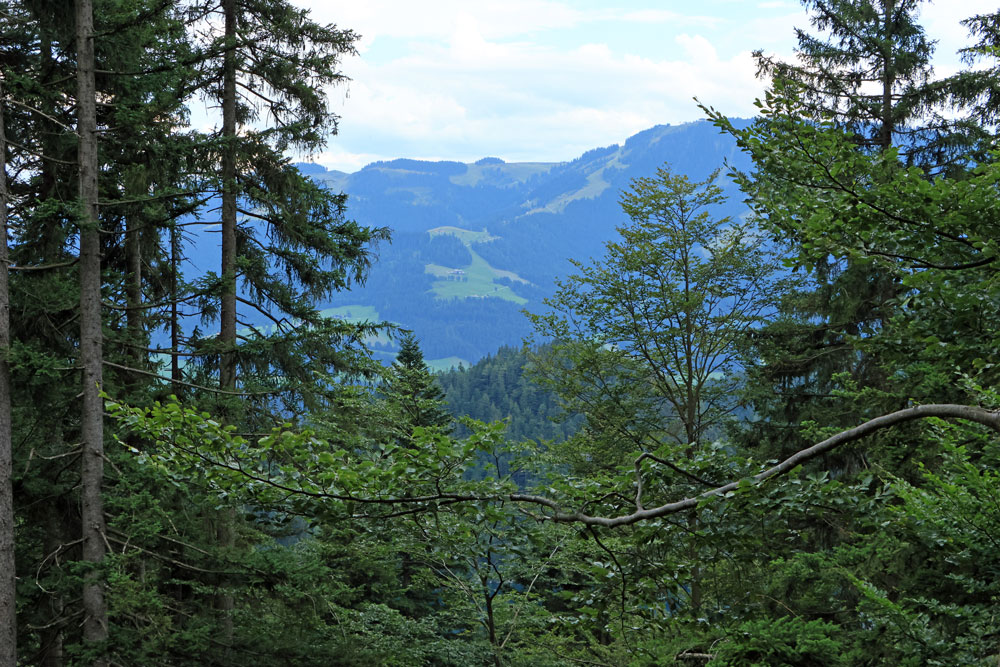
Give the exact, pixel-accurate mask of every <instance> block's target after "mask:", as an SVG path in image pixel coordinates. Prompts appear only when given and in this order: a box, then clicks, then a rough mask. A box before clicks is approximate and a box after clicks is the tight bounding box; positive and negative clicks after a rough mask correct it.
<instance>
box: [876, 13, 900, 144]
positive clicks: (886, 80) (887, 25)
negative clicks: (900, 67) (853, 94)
mask: <svg viewBox="0 0 1000 667" xmlns="http://www.w3.org/2000/svg"><path fill="white" fill-rule="evenodd" d="M895 5H896V2H895V0H883V3H882V11H883V12H884V16H883V17H882V21H883V23H882V33H883V35H882V39H883V41H884V44H885V46H884V49H885V52H884V53H883V54H882V113H881V116H882V118H881V121H882V125H881V127H879V132H878V145H879V148H880V149H881V150H885V149H887V148H888V147H889V146H891V145H892V135H893V133H894V132H895V130H896V128H895V122H894V118H893V110H892V89H893V87H894V86H895V84H896V81H895V71H894V68H893V65H894V63H893V62H892V58H893V55H892V43H891V41H890V38H891V37H892V32H893V25H892V13H893V10H894V9H895Z"/></svg>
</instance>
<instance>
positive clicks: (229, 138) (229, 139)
mask: <svg viewBox="0 0 1000 667" xmlns="http://www.w3.org/2000/svg"><path fill="white" fill-rule="evenodd" d="M222 6H223V11H224V13H225V19H226V53H225V55H224V56H223V65H222V70H223V71H222V139H223V147H222V270H221V275H222V279H223V280H224V281H225V287H224V291H223V293H222V305H221V320H222V322H221V327H220V330H219V341H220V342H221V343H222V345H223V346H224V348H225V351H224V352H223V353H222V359H221V362H220V365H219V385H220V386H221V387H222V388H223V389H231V388H233V387H234V386H236V355H235V352H234V350H233V348H235V346H236V141H237V137H236V51H235V49H236V0H223V4H222Z"/></svg>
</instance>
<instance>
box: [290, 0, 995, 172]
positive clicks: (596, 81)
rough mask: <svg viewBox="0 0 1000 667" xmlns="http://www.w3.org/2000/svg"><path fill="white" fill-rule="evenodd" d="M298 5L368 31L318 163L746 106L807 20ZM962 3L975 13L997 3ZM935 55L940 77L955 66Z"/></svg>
mask: <svg viewBox="0 0 1000 667" xmlns="http://www.w3.org/2000/svg"><path fill="white" fill-rule="evenodd" d="M299 1H300V2H302V3H303V4H309V5H314V8H313V12H314V15H315V17H316V18H317V19H319V20H321V21H324V22H334V21H335V22H337V23H338V24H339V25H341V26H344V27H350V28H352V29H354V30H356V31H358V32H360V33H361V34H362V35H363V38H364V41H363V42H362V45H361V51H362V57H360V58H350V59H348V60H347V61H346V62H345V63H344V71H345V72H346V73H347V74H348V75H349V76H350V77H351V78H352V79H353V82H352V83H351V84H350V85H349V87H348V90H349V95H348V96H346V97H345V95H344V92H343V91H342V90H335V91H333V92H332V99H333V100H334V107H335V110H336V111H337V112H338V113H340V114H341V116H342V122H341V135H340V136H338V137H335V138H334V140H333V141H332V142H331V145H330V149H329V151H328V152H327V153H324V154H323V155H322V156H320V160H319V161H320V162H321V163H323V164H327V165H330V166H337V167H338V168H340V169H345V170H354V169H357V168H358V166H361V165H360V164H359V163H361V162H362V161H364V160H374V159H388V158H392V157H422V158H444V159H459V160H474V159H477V158H479V157H483V156H486V155H494V156H498V157H502V158H505V159H508V160H545V161H551V160H561V159H570V158H572V157H574V156H576V155H578V154H579V153H580V152H582V151H584V150H586V149H589V148H593V147H595V146H602V145H607V144H611V143H616V142H620V141H622V140H624V139H625V138H627V137H628V136H629V135H630V134H633V133H635V132H637V131H639V130H642V129H645V128H647V127H649V126H652V125H654V124H657V123H667V122H669V123H679V122H686V121H690V120H694V119H697V118H699V117H700V116H701V112H700V111H699V110H698V109H697V107H696V106H695V104H694V102H693V101H692V98H693V97H698V98H699V99H700V100H701V101H702V102H704V103H705V104H709V105H711V106H714V107H716V108H718V109H719V110H720V111H722V112H724V113H727V114H730V115H734V116H748V115H751V114H753V113H754V107H753V106H752V103H753V100H754V99H755V98H756V97H758V96H760V95H761V94H762V92H763V88H764V85H763V83H762V82H760V81H757V80H756V79H755V71H756V69H755V67H754V63H753V61H752V57H751V55H750V53H751V51H752V50H753V49H755V48H761V49H764V50H765V51H766V52H768V53H773V54H776V55H777V56H778V57H779V58H781V59H785V60H787V59H791V58H792V57H793V56H792V48H793V46H794V34H793V31H792V28H793V26H799V27H808V25H809V22H808V16H807V15H806V13H805V12H804V10H803V9H802V7H801V6H800V5H799V3H797V2H791V1H789V0H762V1H761V2H755V3H748V2H745V1H744V0H739V1H732V2H730V1H728V0H703V1H702V2H701V3H700V4H699V5H698V7H697V8H695V9H693V10H692V11H688V10H687V9H686V8H680V7H679V3H670V5H669V7H670V9H661V8H650V3H648V2H640V1H638V0H635V1H632V0H623V1H622V2H619V3H616V5H615V7H613V8H584V7H582V6H581V4H577V3H574V2H571V1H570V0H565V1H559V0H506V1H505V2H495V1H487V0H477V1H476V2H469V1H468V0H433V1H430V2H424V3H414V2H412V1H405V2H404V1H401V0H366V1H365V2H356V1H352V2H347V1H346V0H326V1H324V2H319V1H318V0H299ZM960 4H962V6H963V7H962V11H963V12H964V14H970V15H971V14H973V13H976V12H985V11H992V10H994V9H995V5H996V3H995V0H992V2H989V1H987V0H962V3H960ZM954 5H955V3H943V2H942V3H941V4H936V3H932V4H927V5H925V6H924V10H923V16H924V20H925V22H926V26H927V31H928V34H929V35H930V36H931V37H932V38H938V39H940V40H941V44H940V46H939V52H940V53H941V54H942V55H946V54H950V53H953V52H954V50H955V49H957V48H958V47H959V46H963V45H965V41H966V31H965V29H964V28H962V27H961V26H960V25H959V24H958V21H959V19H960V18H964V14H963V16H958V15H957V14H956V12H955V9H954ZM989 5H992V6H989ZM648 26H655V31H656V32H651V31H650V30H648V29H647V27H648ZM644 30H645V32H643V31H644ZM632 34H636V35H645V40H644V41H643V40H641V39H638V38H637V39H636V40H634V41H633V40H631V39H630V37H631V35H632ZM650 35H653V36H652V37H650ZM941 62H942V63H943V64H942V65H940V66H939V68H938V70H939V73H940V74H946V73H948V71H947V70H948V68H952V69H953V68H954V67H955V66H957V62H958V61H957V58H955V57H951V58H950V60H949V59H948V58H944V59H942V61H941Z"/></svg>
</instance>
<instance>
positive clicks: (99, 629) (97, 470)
mask: <svg viewBox="0 0 1000 667" xmlns="http://www.w3.org/2000/svg"><path fill="white" fill-rule="evenodd" d="M76 48H77V78H76V81H77V94H76V98H77V99H76V106H77V134H78V135H79V137H78V141H79V144H78V162H79V165H78V169H79V188H80V192H79V196H80V206H81V209H82V210H81V214H82V215H81V219H80V364H81V366H82V369H83V387H82V390H83V405H82V412H81V416H80V437H81V441H82V457H81V461H82V463H81V473H80V512H81V522H82V524H83V525H82V538H83V560H84V562H86V563H89V564H90V569H89V571H88V572H87V573H86V574H85V575H84V584H83V611H84V618H83V639H84V642H86V643H89V644H101V643H103V642H105V641H106V640H107V638H108V619H107V606H106V604H105V601H104V582H103V581H102V579H103V577H102V575H101V573H100V565H101V563H102V561H103V560H104V551H105V548H104V502H103V499H102V498H101V487H102V484H103V481H104V421H103V419H104V417H103V404H102V401H101V396H100V391H101V379H102V378H101V361H102V356H103V350H102V340H101V336H102V333H101V240H100V235H99V230H98V217H97V171H98V160H97V92H96V84H95V81H94V9H93V0H76ZM94 664H95V665H99V666H103V665H106V664H107V662H106V661H105V660H103V659H98V660H95V662H94Z"/></svg>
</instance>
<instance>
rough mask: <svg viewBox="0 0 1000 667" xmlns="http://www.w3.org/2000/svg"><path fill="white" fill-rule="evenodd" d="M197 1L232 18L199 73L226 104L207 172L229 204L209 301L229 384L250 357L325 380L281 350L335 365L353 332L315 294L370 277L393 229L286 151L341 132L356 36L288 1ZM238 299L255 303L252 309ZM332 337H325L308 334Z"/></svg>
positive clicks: (259, 368)
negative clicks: (246, 339)
mask: <svg viewBox="0 0 1000 667" xmlns="http://www.w3.org/2000/svg"><path fill="white" fill-rule="evenodd" d="M195 9H196V10H197V12H199V13H200V14H201V15H202V16H203V17H204V20H205V21H211V20H213V16H215V15H218V14H221V16H222V17H223V22H224V30H223V32H222V34H221V35H219V36H218V37H216V38H214V39H210V40H209V41H207V42H204V43H202V44H201V45H200V46H201V49H202V53H203V54H204V57H203V59H202V61H201V63H200V64H199V71H200V73H201V74H200V78H199V80H198V86H199V89H200V91H201V93H202V94H203V95H204V96H205V97H207V98H208V99H210V100H211V101H213V102H215V103H217V104H218V106H219V107H220V108H221V109H222V119H221V120H222V123H221V128H220V129H219V131H218V132H217V134H216V136H215V145H214V148H213V151H212V156H214V158H215V159H214V161H211V162H209V164H208V171H207V172H206V173H205V176H206V177H207V178H208V187H209V189H210V190H214V192H215V193H217V195H218V197H219V203H220V207H221V208H220V209H219V211H220V218H219V221H221V226H222V249H221V263H220V274H219V281H220V282H219V288H218V289H219V292H218V295H219V299H220V301H219V306H218V310H217V311H216V310H215V308H214V307H213V308H210V310H209V312H218V316H219V320H220V333H219V339H218V340H219V345H221V347H220V348H219V353H220V357H219V367H218V369H219V383H220V386H221V387H223V388H225V389H233V388H234V387H235V386H236V379H237V367H238V366H240V365H242V367H243V370H244V374H245V376H247V378H245V379H249V376H253V377H254V379H255V380H256V381H257V382H261V381H264V382H266V381H267V378H270V377H273V376H274V375H275V374H276V373H277V374H278V375H281V376H283V377H284V380H285V382H286V386H287V383H288V382H289V381H292V380H298V381H299V382H300V385H299V386H300V387H303V388H305V387H308V386H309V385H312V386H318V385H320V384H322V381H321V380H320V379H319V378H317V377H315V376H314V375H312V374H313V373H314V372H316V370H317V369H316V367H313V368H311V369H307V368H305V366H307V365H308V362H307V363H305V364H303V363H298V362H294V361H293V357H294V356H295V355H293V354H290V353H288V352H287V351H282V350H281V349H280V348H285V349H287V348H289V347H290V346H295V345H302V347H300V349H299V352H298V353H296V354H301V355H303V356H305V357H310V356H311V357H313V358H314V359H316V360H317V363H318V364H319V365H320V366H321V365H322V363H323V362H324V360H325V362H326V363H329V364H332V363H334V362H333V359H332V358H331V355H330V352H331V350H332V349H333V348H336V347H338V345H336V344H331V343H332V342H334V341H333V340H331V339H336V338H339V337H342V338H345V339H346V338H348V337H349V336H350V334H351V333H352V332H346V331H345V326H344V324H343V323H335V322H331V321H329V320H324V318H322V317H320V316H319V315H318V313H317V312H316V310H315V308H314V304H315V301H316V300H317V299H319V298H322V297H324V296H327V295H329V294H331V293H332V292H334V291H338V290H340V289H343V288H345V287H347V286H348V285H349V284H350V283H351V282H353V281H360V280H363V279H364V275H365V272H366V270H367V268H368V263H369V257H368V249H367V244H369V243H370V242H372V241H375V240H377V239H379V238H383V237H384V236H385V232H384V230H373V229H368V228H364V227H361V226H359V225H357V224H356V223H354V222H352V221H350V220H348V219H346V218H345V197H344V196H343V195H342V194H337V193H333V192H330V191H328V190H326V189H325V188H324V187H323V186H321V185H318V184H317V183H315V182H313V181H312V180H311V179H309V178H307V177H306V176H305V175H303V174H302V173H301V172H299V170H298V169H296V168H295V167H294V166H293V165H292V164H291V162H290V160H289V159H288V158H287V157H286V154H287V153H288V152H289V151H299V152H305V153H310V152H313V151H316V150H318V149H320V148H321V147H322V146H323V145H324V144H325V142H326V140H327V138H328V137H329V135H330V134H332V133H335V132H336V127H337V116H336V115H335V114H333V113H332V112H331V111H330V110H329V108H328V104H327V99H326V90H327V89H328V88H329V87H331V86H335V85H338V84H340V83H343V82H344V80H345V77H344V75H343V74H341V73H340V71H339V70H338V69H337V68H338V65H339V62H340V59H341V58H342V57H344V56H345V55H347V54H350V53H353V49H354V46H353V45H354V41H355V39H356V35H355V34H354V33H353V32H351V31H350V30H343V29H339V28H337V27H336V26H332V25H331V26H324V25H320V24H318V23H316V22H315V21H313V20H312V19H311V18H310V17H309V14H308V12H307V11H306V10H302V9H298V8H296V7H294V6H293V5H292V4H291V3H289V2H286V1H285V0H221V2H218V1H216V0H209V1H207V2H199V3H196V5H195ZM196 28H197V25H196ZM238 304H242V305H244V306H246V307H247V312H246V314H245V315H244V317H242V318H241V317H240V316H239V311H240V309H239V308H238ZM262 320H263V321H267V322H268V326H271V325H273V326H274V332H273V335H272V336H270V339H271V341H270V342H265V341H262V340H259V339H261V338H263V337H262V336H261V335H260V331H259V329H258V328H257V327H255V326H253V325H257V324H259V323H260V322H261V321H262ZM240 326H242V327H244V328H249V329H250V331H255V332H257V333H253V334H252V335H251V337H252V338H254V339H258V340H256V341H255V342H256V348H255V346H254V345H249V346H246V347H244V348H243V349H242V350H238V349H237V328H238V327H240ZM309 332H312V333H311V334H309ZM323 336H326V343H325V344H320V345H313V346H310V345H309V344H308V343H307V342H305V341H306V339H311V340H317V339H318V338H321V337H323ZM324 348H325V350H326V355H324V354H323V350H324ZM282 362H285V363H282ZM340 362H342V363H346V362H345V361H344V360H343V359H341V360H340ZM301 400H302V396H301V394H300V395H298V396H297V397H296V398H295V399H294V400H292V401H291V402H290V403H289V404H288V405H287V406H286V407H288V408H289V409H292V406H293V405H294V403H295V402H298V401H301Z"/></svg>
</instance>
